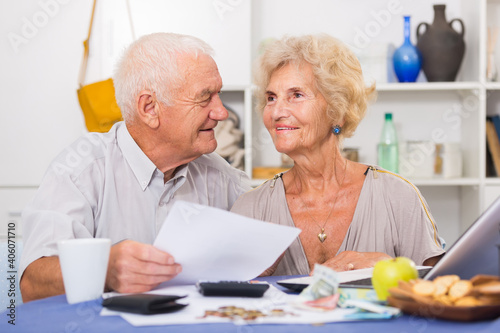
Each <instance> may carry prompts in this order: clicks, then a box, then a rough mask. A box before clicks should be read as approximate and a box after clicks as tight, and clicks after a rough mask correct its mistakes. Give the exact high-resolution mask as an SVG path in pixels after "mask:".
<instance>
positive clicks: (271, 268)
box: [259, 252, 285, 276]
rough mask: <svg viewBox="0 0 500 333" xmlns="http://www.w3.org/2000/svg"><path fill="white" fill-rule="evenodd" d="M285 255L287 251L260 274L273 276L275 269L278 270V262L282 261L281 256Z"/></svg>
mask: <svg viewBox="0 0 500 333" xmlns="http://www.w3.org/2000/svg"><path fill="white" fill-rule="evenodd" d="M284 255H285V252H283V253H282V254H281V255H280V257H279V258H278V259H276V261H275V262H274V264H273V265H272V266H271V267H269V268H268V269H266V270H265V271H264V272H262V274H260V275H259V276H271V275H273V274H274V271H276V268H277V267H278V264H279V263H280V261H281V258H283V256H284Z"/></svg>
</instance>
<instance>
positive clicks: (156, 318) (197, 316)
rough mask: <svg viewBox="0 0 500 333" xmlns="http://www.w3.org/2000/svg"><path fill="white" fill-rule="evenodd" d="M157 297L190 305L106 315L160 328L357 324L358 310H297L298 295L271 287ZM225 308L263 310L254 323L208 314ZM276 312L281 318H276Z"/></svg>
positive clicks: (189, 290) (183, 290)
mask: <svg viewBox="0 0 500 333" xmlns="http://www.w3.org/2000/svg"><path fill="white" fill-rule="evenodd" d="M154 293H155V294H165V295H186V298H183V299H180V300H178V301H177V302H178V303H184V304H186V303H187V304H189V305H188V306H187V307H185V308H183V309H181V310H180V311H177V312H172V313H165V314H157V315H139V314H133V313H125V312H116V311H111V310H108V309H106V308H103V310H102V311H101V315H102V316H109V315H120V316H121V317H122V318H123V319H125V320H126V321H128V322H129V323H130V324H132V325H134V326H156V325H183V324H209V323H228V322H233V323H234V324H240V325H241V324H315V323H328V322H335V321H353V320H357V319H352V318H350V315H353V314H355V313H356V312H357V311H358V310H357V309H340V308H337V309H335V310H334V311H327V312H322V311H320V312H317V311H313V312H311V311H305V310H301V309H297V308H295V307H293V306H291V305H290V304H291V303H293V301H294V299H296V298H297V297H298V296H297V295H288V294H285V293H283V292H282V291H280V290H278V289H277V288H275V287H273V286H270V288H269V289H268V290H267V291H266V293H265V294H264V297H262V298H245V297H204V296H202V295H201V294H200V293H199V292H198V291H197V290H196V287H195V286H172V287H166V288H163V289H159V290H155V291H154ZM222 307H239V308H241V309H244V310H246V311H259V312H260V313H262V316H261V317H258V318H256V319H255V320H252V321H250V322H246V321H244V320H243V319H241V318H229V317H222V316H216V315H207V311H208V312H211V313H213V312H217V311H218V310H219V309H221V308H222ZM276 310H278V311H279V315H276V312H275V311H276Z"/></svg>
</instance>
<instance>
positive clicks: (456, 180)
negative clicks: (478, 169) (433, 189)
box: [409, 178, 500, 186]
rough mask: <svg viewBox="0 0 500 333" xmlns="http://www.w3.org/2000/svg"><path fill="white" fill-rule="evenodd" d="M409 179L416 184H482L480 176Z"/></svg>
mask: <svg viewBox="0 0 500 333" xmlns="http://www.w3.org/2000/svg"><path fill="white" fill-rule="evenodd" d="M409 180H410V181H411V182H412V183H413V184H414V185H416V186H475V185H479V184H480V181H479V178H450V179H409ZM499 184H500V183H499Z"/></svg>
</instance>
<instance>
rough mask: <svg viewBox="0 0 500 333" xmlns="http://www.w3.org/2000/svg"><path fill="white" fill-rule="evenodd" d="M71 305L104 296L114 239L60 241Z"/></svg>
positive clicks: (63, 273) (65, 287)
mask: <svg viewBox="0 0 500 333" xmlns="http://www.w3.org/2000/svg"><path fill="white" fill-rule="evenodd" d="M57 247H58V249H59V262H60V263H61V271H62V275H63V281H64V289H65V290H66V299H67V300H68V303H69V304H73V303H79V302H85V301H90V300H93V299H97V298H99V297H101V295H102V293H103V291H104V284H105V281H106V272H107V269H108V261H109V251H110V249H111V240H110V239H107V238H79V239H68V240H63V241H59V242H57Z"/></svg>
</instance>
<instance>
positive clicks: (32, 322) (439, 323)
mask: <svg viewBox="0 0 500 333" xmlns="http://www.w3.org/2000/svg"><path fill="white" fill-rule="evenodd" d="M278 279H279V278H267V279H266V280H267V281H269V282H271V283H274V282H276V280H278ZM101 309H102V306H101V300H95V301H90V302H84V303H79V304H73V305H69V304H68V303H67V302H66V297H65V296H64V295H61V296H54V297H50V298H46V299H43V300H39V301H34V302H29V303H26V304H22V305H20V306H18V307H16V312H15V326H14V325H11V324H9V323H8V320H10V318H9V317H8V314H9V312H8V311H7V312H6V311H3V312H2V314H1V316H0V318H1V319H0V332H23V333H24V332H37V333H38V332H50V333H56V332H64V333H66V332H68V333H70V332H93V333H96V332H106V333H107V332H119V333H127V332H161V333H165V332H169V333H170V332H203V333H207V332H208V333H210V332H214V333H215V332H217V333H224V332H235V333H258V332H272V333H280V332H287V333H288V332H291V333H293V332H300V333H303V332H334V331H335V332H350V333H351V332H352V333H354V332H370V331H371V332H419V333H428V332H439V333H445V332H452V333H458V332H474V333H481V332H496V333H498V332H500V318H498V319H496V320H493V321H482V322H474V323H461V322H451V321H444V320H436V319H429V318H422V317H416V316H407V315H404V316H401V317H399V318H396V319H390V320H377V321H363V322H338V323H331V324H325V325H320V326H316V325H245V326H236V325H233V324H231V323H227V324H203V325H172V326H168V327H165V326H148V327H133V326H132V325H130V324H129V323H128V322H126V321H125V320H124V319H122V318H121V317H119V316H108V317H103V316H100V315H99V312H100V311H101Z"/></svg>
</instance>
